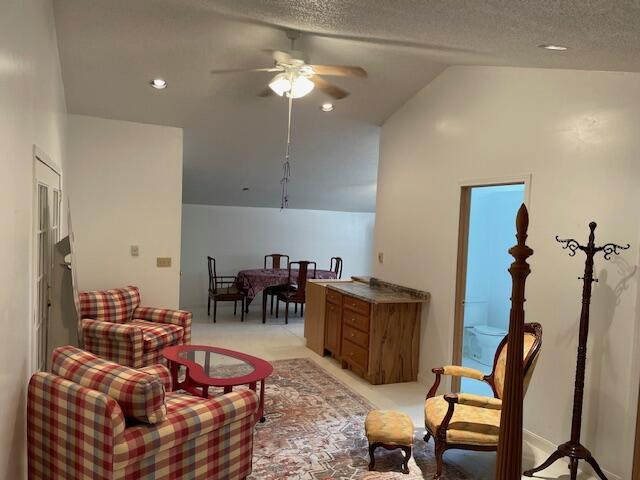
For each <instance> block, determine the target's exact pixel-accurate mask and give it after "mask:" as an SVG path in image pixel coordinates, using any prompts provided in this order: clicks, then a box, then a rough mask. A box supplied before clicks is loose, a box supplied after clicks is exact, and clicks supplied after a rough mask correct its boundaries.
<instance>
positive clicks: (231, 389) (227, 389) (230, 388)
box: [224, 387, 233, 393]
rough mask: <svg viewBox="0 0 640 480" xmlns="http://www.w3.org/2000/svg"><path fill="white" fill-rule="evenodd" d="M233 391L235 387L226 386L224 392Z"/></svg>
mask: <svg viewBox="0 0 640 480" xmlns="http://www.w3.org/2000/svg"><path fill="white" fill-rule="evenodd" d="M232 391H233V387H224V393H231V392H232Z"/></svg>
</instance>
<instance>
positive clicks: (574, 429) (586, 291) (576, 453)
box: [498, 222, 630, 480]
mask: <svg viewBox="0 0 640 480" xmlns="http://www.w3.org/2000/svg"><path fill="white" fill-rule="evenodd" d="M596 226H597V225H596V222H591V223H590V224H589V230H590V233H589V243H587V245H586V246H585V245H580V244H579V243H578V242H577V241H576V240H574V239H572V238H570V239H567V240H562V239H560V238H558V237H556V240H557V241H558V242H560V243H562V244H563V246H562V248H563V249H569V251H570V253H569V255H570V256H572V257H573V256H575V254H576V252H577V251H578V250H580V251H582V252H584V253H585V255H586V256H587V259H586V262H585V267H584V276H583V277H581V278H579V280H582V281H583V286H582V311H581V313H580V331H579V336H578V358H577V363H576V381H575V389H574V394H573V417H572V421H571V440H569V441H568V442H565V443H563V444H562V445H560V446H559V447H558V449H557V450H556V451H555V452H553V453H552V454H551V456H550V457H549V458H548V459H547V460H546V461H545V462H544V463H543V464H542V465H540V466H539V467H536V468H532V469H531V470H527V471H526V472H524V475H526V476H527V477H531V476H533V474H534V473H536V472H539V471H541V470H544V469H545V468H547V467H549V466H550V465H551V464H553V463H554V462H556V461H557V460H559V459H561V458H563V457H568V458H569V470H570V472H571V480H575V479H576V477H577V475H578V462H579V461H580V460H584V461H586V462H587V463H588V464H589V465H591V467H592V468H593V469H594V470H595V472H596V473H597V474H598V476H599V477H600V478H601V479H602V480H607V477H606V476H605V474H604V473H603V472H602V470H601V469H600V466H599V465H598V462H596V460H595V458H593V455H591V452H590V451H589V450H588V449H587V448H585V447H584V446H583V445H582V444H581V443H580V431H581V428H582V401H583V397H584V372H585V365H586V361H587V338H588V336H589V305H590V303H591V284H592V283H593V282H597V281H598V280H597V279H594V278H593V257H594V256H595V255H596V254H597V253H599V252H604V258H605V260H609V259H610V258H611V255H614V254H615V255H618V254H619V253H620V250H626V249H628V248H629V247H630V245H629V244H627V245H626V246H620V245H616V244H615V243H607V244H605V245H602V246H600V247H596V246H595V229H596ZM509 334H511V331H509ZM498 478H504V479H505V480H506V479H507V477H498ZM515 478H520V477H511V478H510V480H512V479H515Z"/></svg>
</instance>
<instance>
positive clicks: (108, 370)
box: [27, 346, 258, 480]
mask: <svg viewBox="0 0 640 480" xmlns="http://www.w3.org/2000/svg"><path fill="white" fill-rule="evenodd" d="M51 363H52V367H51V370H52V373H45V372H39V373H36V374H35V375H33V376H32V377H31V381H30V382H29V389H28V399H27V438H28V442H27V443H28V446H27V450H28V461H29V479H30V480H128V479H136V480H174V479H180V478H182V479H190V480H215V479H219V480H241V479H244V478H246V477H247V476H248V475H249V474H250V473H251V461H252V451H253V427H254V424H255V415H256V410H257V408H258V397H257V395H256V394H255V393H254V392H253V391H251V390H242V391H238V392H231V393H226V394H223V395H219V396H216V397H215V398H210V399H205V398H200V397H196V396H191V395H188V394H182V393H177V392H170V390H171V376H170V374H169V370H168V369H167V368H166V367H165V366H164V365H153V366H149V367H144V368H141V369H137V370H136V369H131V368H128V367H124V366H122V365H118V364H116V363H114V362H109V361H107V360H103V359H101V358H98V357H96V356H95V355H93V354H91V353H89V352H86V351H84V350H81V349H79V348H76V347H71V346H66V347H59V348H57V349H56V350H55V351H54V353H53V356H52V362H51Z"/></svg>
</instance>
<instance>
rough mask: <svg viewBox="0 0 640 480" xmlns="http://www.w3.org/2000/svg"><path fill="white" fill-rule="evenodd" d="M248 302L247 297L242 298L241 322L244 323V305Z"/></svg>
mask: <svg viewBox="0 0 640 480" xmlns="http://www.w3.org/2000/svg"><path fill="white" fill-rule="evenodd" d="M245 302H246V297H242V300H240V321H241V322H244V304H245Z"/></svg>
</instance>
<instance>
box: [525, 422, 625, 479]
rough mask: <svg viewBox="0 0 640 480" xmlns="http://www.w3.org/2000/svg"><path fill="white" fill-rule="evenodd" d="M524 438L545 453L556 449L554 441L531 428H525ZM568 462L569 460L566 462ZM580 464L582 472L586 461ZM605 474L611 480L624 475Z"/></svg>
mask: <svg viewBox="0 0 640 480" xmlns="http://www.w3.org/2000/svg"><path fill="white" fill-rule="evenodd" d="M522 433H523V435H522V437H523V440H524V441H525V442H526V443H528V444H530V445H531V446H533V447H534V448H536V449H538V450H540V451H541V452H544V453H545V455H551V453H552V452H553V451H554V450H555V449H556V445H555V444H554V443H552V442H551V441H549V440H547V439H546V438H544V437H541V436H540V435H538V434H537V433H533V432H531V431H529V430H527V429H526V428H525V429H524V430H523V432H522ZM565 463H567V464H568V462H565ZM579 465H580V466H579V467H578V470H579V471H580V472H582V467H581V466H582V465H584V462H580V464H579ZM603 471H604V474H605V475H606V476H607V478H609V480H622V477H620V476H618V475H616V474H614V473H611V472H608V471H606V470H604V469H603ZM589 472H591V469H589Z"/></svg>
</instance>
